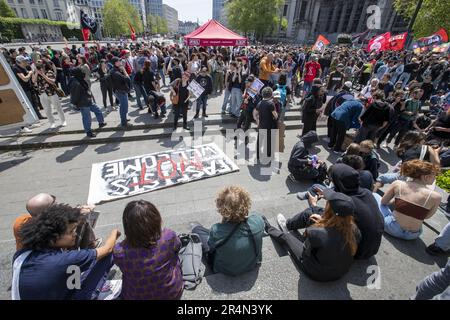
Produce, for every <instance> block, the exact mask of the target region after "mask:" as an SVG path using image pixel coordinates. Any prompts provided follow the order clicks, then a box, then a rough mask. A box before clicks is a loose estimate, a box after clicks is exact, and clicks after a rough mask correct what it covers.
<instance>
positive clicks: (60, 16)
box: [55, 10, 64, 21]
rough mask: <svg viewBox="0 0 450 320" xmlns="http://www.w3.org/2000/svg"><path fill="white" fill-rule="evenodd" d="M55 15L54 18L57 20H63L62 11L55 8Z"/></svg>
mask: <svg viewBox="0 0 450 320" xmlns="http://www.w3.org/2000/svg"><path fill="white" fill-rule="evenodd" d="M55 15H56V20H58V21H63V20H64V19H63V15H62V12H61V11H60V10H56V11H55Z"/></svg>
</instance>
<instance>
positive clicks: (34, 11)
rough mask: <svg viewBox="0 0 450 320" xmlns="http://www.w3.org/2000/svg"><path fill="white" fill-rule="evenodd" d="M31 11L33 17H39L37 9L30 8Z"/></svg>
mask: <svg viewBox="0 0 450 320" xmlns="http://www.w3.org/2000/svg"><path fill="white" fill-rule="evenodd" d="M31 10H32V11H33V17H34V18H35V19H39V11H38V10H37V9H35V8H33V9H31Z"/></svg>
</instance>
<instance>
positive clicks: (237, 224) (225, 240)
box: [211, 223, 241, 251]
mask: <svg viewBox="0 0 450 320" xmlns="http://www.w3.org/2000/svg"><path fill="white" fill-rule="evenodd" d="M240 225H241V224H240V223H236V225H235V226H234V228H233V230H231V232H230V233H229V234H228V235H227V237H226V238H225V239H223V240H222V241H220V240H219V241H217V242H216V243H215V244H214V247H213V248H211V249H212V250H213V251H215V250H217V248H220V247H222V246H223V245H225V244H226V243H227V242H228V241H229V240H230V239H231V237H232V236H233V234H235V233H236V231H237V230H238V229H239V226H240Z"/></svg>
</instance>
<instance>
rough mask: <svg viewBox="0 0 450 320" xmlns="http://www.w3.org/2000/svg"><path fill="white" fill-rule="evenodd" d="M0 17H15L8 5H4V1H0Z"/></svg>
mask: <svg viewBox="0 0 450 320" xmlns="http://www.w3.org/2000/svg"><path fill="white" fill-rule="evenodd" d="M0 17H5V18H15V17H16V14H15V13H14V10H13V9H11V8H10V7H9V6H8V4H7V3H6V0H0Z"/></svg>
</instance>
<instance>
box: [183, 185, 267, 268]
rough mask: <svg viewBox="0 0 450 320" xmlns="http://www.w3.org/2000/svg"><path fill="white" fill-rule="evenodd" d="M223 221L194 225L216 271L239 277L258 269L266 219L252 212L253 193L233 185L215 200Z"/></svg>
mask: <svg viewBox="0 0 450 320" xmlns="http://www.w3.org/2000/svg"><path fill="white" fill-rule="evenodd" d="M216 205H217V210H218V211H219V213H220V215H221V216H222V221H221V222H220V223H216V224H215V225H213V226H212V227H211V230H209V229H206V228H205V227H203V226H201V225H198V224H197V225H195V226H194V228H193V230H192V232H193V233H196V234H198V235H199V236H200V239H201V241H202V246H203V252H204V253H205V254H206V256H207V259H208V263H209V264H210V265H211V266H212V268H213V270H214V272H220V273H223V274H226V275H231V276H237V275H240V274H243V273H245V272H248V271H251V270H253V269H255V268H256V267H257V266H258V265H259V264H260V263H261V260H262V253H261V249H262V237H263V234H264V221H263V218H262V217H261V216H260V215H257V214H251V215H249V212H250V206H251V199H250V195H249V193H248V192H247V191H245V190H244V189H243V188H241V187H238V186H230V187H227V188H225V189H223V190H222V191H220V193H219V195H218V196H217V199H216Z"/></svg>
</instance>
